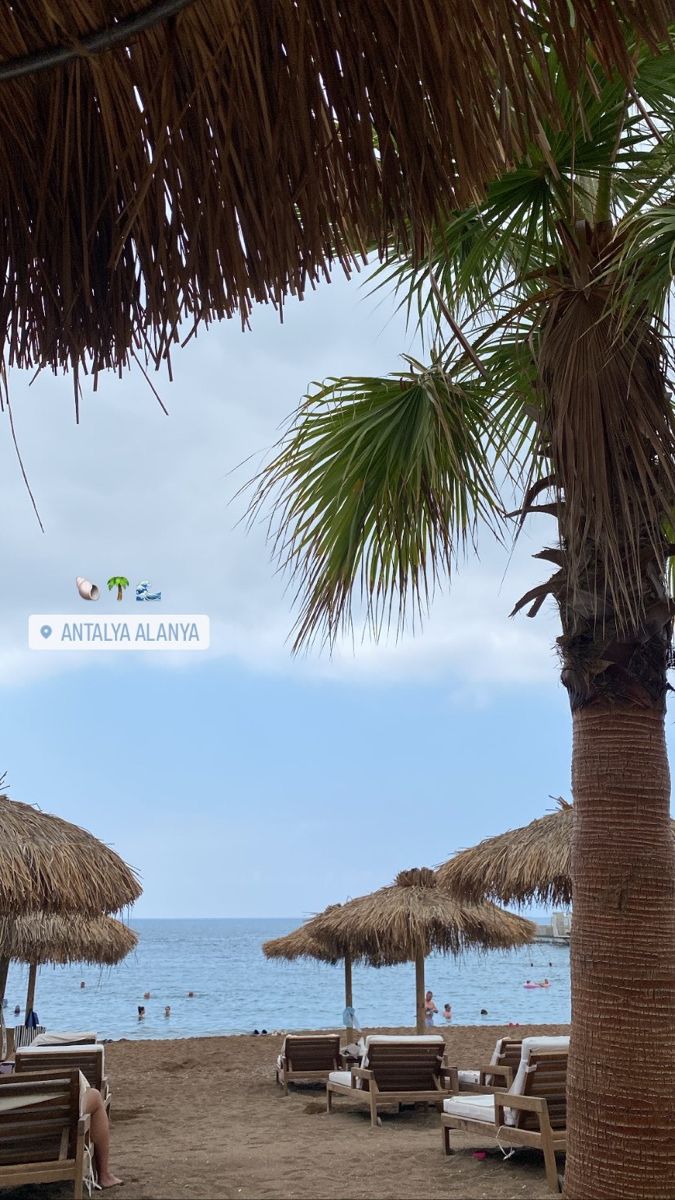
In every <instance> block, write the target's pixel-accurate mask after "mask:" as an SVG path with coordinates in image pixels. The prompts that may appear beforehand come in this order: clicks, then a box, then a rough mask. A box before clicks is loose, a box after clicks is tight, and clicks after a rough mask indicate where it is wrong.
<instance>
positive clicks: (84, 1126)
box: [77, 1113, 91, 1137]
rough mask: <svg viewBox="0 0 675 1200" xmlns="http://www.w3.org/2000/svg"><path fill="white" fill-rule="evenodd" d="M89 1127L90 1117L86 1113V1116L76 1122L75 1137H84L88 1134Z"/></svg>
mask: <svg viewBox="0 0 675 1200" xmlns="http://www.w3.org/2000/svg"><path fill="white" fill-rule="evenodd" d="M90 1125H91V1117H90V1116H89V1113H87V1115H86V1116H84V1117H80V1119H79V1121H78V1122H77V1136H78V1137H84V1136H85V1134H87V1133H89V1126H90Z"/></svg>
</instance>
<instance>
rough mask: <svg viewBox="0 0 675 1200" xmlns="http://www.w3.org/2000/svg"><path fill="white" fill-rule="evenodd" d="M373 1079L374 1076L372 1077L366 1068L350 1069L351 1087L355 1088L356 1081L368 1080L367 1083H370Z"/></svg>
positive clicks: (371, 1073)
mask: <svg viewBox="0 0 675 1200" xmlns="http://www.w3.org/2000/svg"><path fill="white" fill-rule="evenodd" d="M374 1078H375V1076H374V1074H373V1072H372V1071H370V1070H369V1069H368V1067H352V1086H353V1087H355V1086H356V1080H357V1079H363V1080H368V1082H370V1080H371V1079H374Z"/></svg>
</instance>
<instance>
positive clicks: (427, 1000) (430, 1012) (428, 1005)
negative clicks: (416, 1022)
mask: <svg viewBox="0 0 675 1200" xmlns="http://www.w3.org/2000/svg"><path fill="white" fill-rule="evenodd" d="M437 1012H438V1009H437V1008H436V1005H435V1004H434V993H433V992H427V994H426V996H425V997H424V1024H425V1025H428V1026H431V1025H433V1023H434V1014H435V1013H437Z"/></svg>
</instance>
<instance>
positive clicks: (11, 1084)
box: [0, 1071, 89, 1200]
mask: <svg viewBox="0 0 675 1200" xmlns="http://www.w3.org/2000/svg"><path fill="white" fill-rule="evenodd" d="M88 1138H89V1117H81V1116H80V1075H79V1072H78V1071H70V1072H68V1073H67V1074H65V1075H63V1076H62V1077H60V1078H53V1079H52V1078H49V1079H41V1078H38V1077H32V1076H26V1077H25V1078H24V1079H17V1077H16V1075H8V1076H6V1077H4V1078H0V1187H3V1188H5V1187H19V1185H20V1184H24V1183H30V1184H36V1183H56V1182H61V1181H68V1180H72V1181H73V1196H74V1200H82V1186H83V1181H84V1175H85V1165H86V1148H87V1142H88Z"/></svg>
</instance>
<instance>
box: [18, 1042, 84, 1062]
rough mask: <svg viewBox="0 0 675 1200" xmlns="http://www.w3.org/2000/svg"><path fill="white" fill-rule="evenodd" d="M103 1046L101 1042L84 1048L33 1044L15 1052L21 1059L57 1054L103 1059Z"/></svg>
mask: <svg viewBox="0 0 675 1200" xmlns="http://www.w3.org/2000/svg"><path fill="white" fill-rule="evenodd" d="M104 1051H105V1046H104V1045H103V1042H94V1043H93V1045H86V1046H36V1045H35V1042H33V1044H32V1045H31V1046H22V1047H21V1049H20V1050H17V1054H20V1055H21V1057H22V1058H28V1057H30V1056H32V1055H34V1054H54V1055H55V1056H56V1057H58V1056H59V1054H74V1053H78V1054H100V1056H101V1058H103V1054H104Z"/></svg>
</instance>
